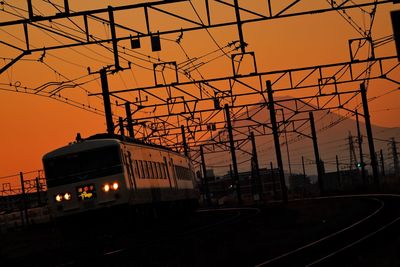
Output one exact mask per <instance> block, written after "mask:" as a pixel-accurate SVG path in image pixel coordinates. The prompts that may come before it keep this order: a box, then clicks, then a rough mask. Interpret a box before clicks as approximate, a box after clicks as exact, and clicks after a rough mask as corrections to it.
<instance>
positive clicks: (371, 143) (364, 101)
mask: <svg viewBox="0 0 400 267" xmlns="http://www.w3.org/2000/svg"><path fill="white" fill-rule="evenodd" d="M360 91H361V98H362V104H363V109H364V119H365V127H366V128H367V137H368V145H369V153H370V157H371V167H372V175H373V177H374V183H375V186H376V187H377V188H379V177H378V165H377V160H376V154H375V147H374V138H373V136H372V128H371V121H370V116H369V109H368V99H367V91H366V89H365V84H364V83H362V84H360Z"/></svg>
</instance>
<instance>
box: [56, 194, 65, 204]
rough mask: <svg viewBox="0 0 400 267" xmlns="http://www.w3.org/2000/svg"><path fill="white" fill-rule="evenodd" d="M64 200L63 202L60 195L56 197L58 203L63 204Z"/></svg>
mask: <svg viewBox="0 0 400 267" xmlns="http://www.w3.org/2000/svg"><path fill="white" fill-rule="evenodd" d="M62 200H63V197H62V195H60V194H58V195H56V201H57V202H61V201H62Z"/></svg>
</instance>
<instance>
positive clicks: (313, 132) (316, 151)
mask: <svg viewBox="0 0 400 267" xmlns="http://www.w3.org/2000/svg"><path fill="white" fill-rule="evenodd" d="M309 115H310V126H311V137H312V141H313V147H314V156H315V163H316V164H317V173H318V185H319V191H320V193H321V195H323V194H324V182H323V180H322V179H323V178H322V176H323V173H322V168H321V159H320V157H319V149H318V142H317V132H316V130H315V123H314V114H313V113H312V112H310V113H309Z"/></svg>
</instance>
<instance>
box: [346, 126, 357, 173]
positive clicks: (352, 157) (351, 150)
mask: <svg viewBox="0 0 400 267" xmlns="http://www.w3.org/2000/svg"><path fill="white" fill-rule="evenodd" d="M348 140H349V153H350V171H352V170H353V167H355V166H356V165H357V157H356V152H355V150H354V142H353V136H352V135H351V132H349V139H348Z"/></svg>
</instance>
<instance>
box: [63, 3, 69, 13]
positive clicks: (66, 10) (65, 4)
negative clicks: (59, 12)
mask: <svg viewBox="0 0 400 267" xmlns="http://www.w3.org/2000/svg"><path fill="white" fill-rule="evenodd" d="M64 11H65V13H66V14H69V3H68V0H64Z"/></svg>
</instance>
